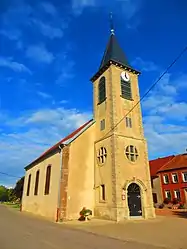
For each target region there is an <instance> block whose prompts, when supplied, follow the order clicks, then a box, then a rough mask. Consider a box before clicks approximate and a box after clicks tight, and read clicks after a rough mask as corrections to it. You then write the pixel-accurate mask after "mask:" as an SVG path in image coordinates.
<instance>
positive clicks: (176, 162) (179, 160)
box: [158, 154, 187, 172]
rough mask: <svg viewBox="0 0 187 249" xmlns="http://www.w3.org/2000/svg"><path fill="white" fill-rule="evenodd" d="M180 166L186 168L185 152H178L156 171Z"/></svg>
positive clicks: (186, 158)
mask: <svg viewBox="0 0 187 249" xmlns="http://www.w3.org/2000/svg"><path fill="white" fill-rule="evenodd" d="M182 168H187V154H180V155H177V156H175V157H174V158H173V159H172V160H171V161H169V162H168V163H167V164H165V165H163V166H162V167H161V168H160V169H159V170H158V172H163V171H167V170H175V169H182Z"/></svg>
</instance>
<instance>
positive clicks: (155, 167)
mask: <svg viewBox="0 0 187 249" xmlns="http://www.w3.org/2000/svg"><path fill="white" fill-rule="evenodd" d="M174 157H175V156H174V155H172V156H167V157H162V158H157V159H154V160H151V161H149V167H150V174H151V176H153V177H154V176H156V175H157V172H158V171H159V169H160V168H162V167H163V166H164V165H166V164H167V163H168V162H170V161H171V160H172V159H173V158H174Z"/></svg>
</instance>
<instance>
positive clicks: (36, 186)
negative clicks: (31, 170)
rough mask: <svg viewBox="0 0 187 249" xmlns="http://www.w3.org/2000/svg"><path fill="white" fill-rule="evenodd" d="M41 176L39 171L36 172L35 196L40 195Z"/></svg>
mask: <svg viewBox="0 0 187 249" xmlns="http://www.w3.org/2000/svg"><path fill="white" fill-rule="evenodd" d="M39 175H40V171H39V170H38V171H37V172H36V180H35V188H34V195H38V185H39Z"/></svg>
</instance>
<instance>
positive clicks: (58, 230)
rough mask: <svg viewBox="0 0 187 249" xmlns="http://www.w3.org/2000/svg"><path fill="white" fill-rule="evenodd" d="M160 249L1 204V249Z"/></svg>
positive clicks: (159, 248)
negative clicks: (36, 215) (81, 228)
mask: <svg viewBox="0 0 187 249" xmlns="http://www.w3.org/2000/svg"><path fill="white" fill-rule="evenodd" d="M96 248H98V249H137V248H138V249H161V247H155V246H150V245H145V244H140V243H138V242H132V241H131V242H130V241H120V240H117V239H112V238H108V237H104V236H100V235H95V234H91V233H88V232H84V231H80V230H75V229H70V228H68V227H67V226H66V225H61V224H55V223H53V222H50V221H47V220H44V219H40V218H38V217H33V216H29V215H28V214H24V213H20V212H19V211H16V210H14V209H11V208H7V207H5V206H3V205H1V204H0V249H96Z"/></svg>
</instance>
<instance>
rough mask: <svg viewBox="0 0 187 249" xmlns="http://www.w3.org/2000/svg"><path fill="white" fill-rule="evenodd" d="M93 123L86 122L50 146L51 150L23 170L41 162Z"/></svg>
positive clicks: (90, 121)
mask: <svg viewBox="0 0 187 249" xmlns="http://www.w3.org/2000/svg"><path fill="white" fill-rule="evenodd" d="M92 122H93V119H91V120H89V121H88V122H86V123H85V124H83V125H82V126H81V127H79V128H78V129H77V130H75V131H73V132H72V133H71V134H69V135H68V136H67V137H65V138H63V139H62V140H60V141H59V142H58V143H56V144H55V145H54V146H52V147H51V148H49V149H48V150H46V151H45V152H44V153H43V154H42V155H40V156H39V157H38V158H37V159H35V160H34V161H33V162H31V163H30V164H29V165H27V166H26V167H25V169H27V168H29V167H30V166H32V165H33V164H35V163H36V162H38V161H39V160H41V159H42V158H43V157H45V156H46V155H48V154H49V153H50V152H52V151H54V150H55V149H57V148H58V147H59V146H60V145H61V144H63V143H65V142H67V141H68V140H69V139H71V138H73V137H74V136H76V135H78V133H79V132H81V131H82V130H83V129H84V128H86V126H87V125H89V124H91V123H92Z"/></svg>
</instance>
